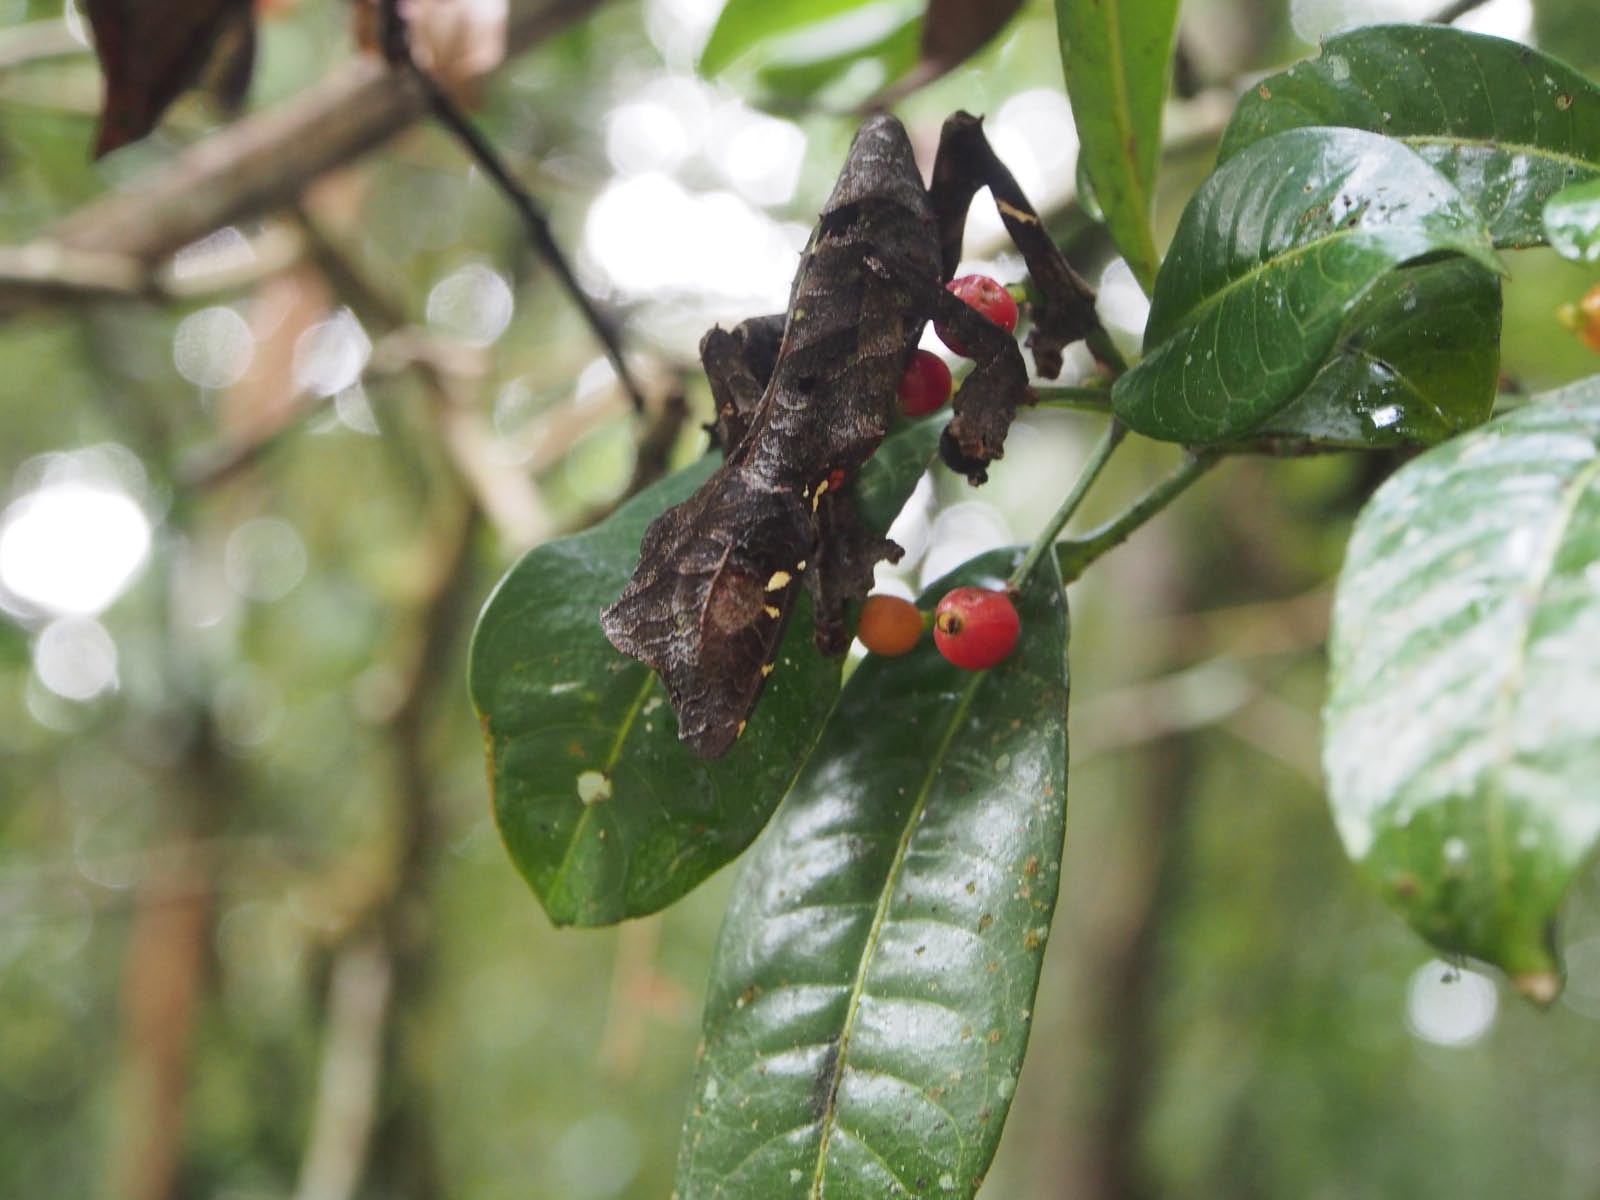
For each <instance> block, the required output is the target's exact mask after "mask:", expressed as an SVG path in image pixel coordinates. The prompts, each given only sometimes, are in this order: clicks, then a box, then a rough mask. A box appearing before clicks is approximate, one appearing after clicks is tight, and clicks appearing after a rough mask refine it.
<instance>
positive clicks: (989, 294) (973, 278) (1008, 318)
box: [933, 275, 1017, 357]
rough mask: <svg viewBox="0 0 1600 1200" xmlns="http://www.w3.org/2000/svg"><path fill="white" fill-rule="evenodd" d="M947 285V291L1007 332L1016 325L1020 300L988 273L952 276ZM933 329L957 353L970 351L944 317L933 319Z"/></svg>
mask: <svg viewBox="0 0 1600 1200" xmlns="http://www.w3.org/2000/svg"><path fill="white" fill-rule="evenodd" d="M944 287H945V291H947V292H949V293H951V294H952V295H953V296H955V297H956V299H958V300H961V301H963V302H965V303H966V304H968V305H970V306H971V307H973V308H975V309H977V310H978V314H979V315H980V316H983V317H986V318H988V319H989V320H991V321H993V322H994V323H995V324H996V325H998V326H1000V328H1001V329H1004V330H1005V331H1006V332H1007V333H1010V332H1012V331H1013V330H1014V329H1016V327H1017V302H1016V301H1015V300H1013V299H1012V298H1011V293H1010V292H1008V291H1006V289H1005V288H1003V287H1001V286H1000V284H999V283H997V282H996V281H995V280H993V279H990V278H989V277H988V276H987V275H963V276H961V277H960V278H959V279H952V280H951V281H950V282H949V283H947V284H945V285H944ZM933 331H934V332H935V333H937V334H938V335H939V340H940V341H941V342H943V343H944V344H945V345H946V346H949V347H950V349H951V350H953V351H954V352H955V353H957V354H963V355H965V354H967V348H966V346H965V345H963V344H962V343H961V341H960V339H959V338H958V336H957V335H956V334H955V333H954V332H953V331H952V330H950V329H949V328H947V327H946V326H945V324H944V323H943V322H942V321H935V322H934V323H933ZM969 357H970V356H969Z"/></svg>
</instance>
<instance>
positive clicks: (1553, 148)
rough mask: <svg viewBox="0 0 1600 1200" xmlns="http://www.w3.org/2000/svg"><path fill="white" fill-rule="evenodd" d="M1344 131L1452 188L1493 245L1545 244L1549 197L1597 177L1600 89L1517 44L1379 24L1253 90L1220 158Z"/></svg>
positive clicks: (1330, 42) (1340, 39)
mask: <svg viewBox="0 0 1600 1200" xmlns="http://www.w3.org/2000/svg"><path fill="white" fill-rule="evenodd" d="M1309 125H1343V126H1349V127H1352V128H1356V129H1367V130H1371V131H1372V132H1374V133H1382V134H1387V135H1388V136H1389V137H1393V138H1398V139H1400V140H1401V141H1403V142H1405V143H1406V145H1408V146H1410V147H1411V148H1412V149H1413V150H1415V151H1416V152H1417V153H1418V154H1420V155H1422V157H1423V158H1425V159H1426V160H1427V161H1428V162H1429V163H1430V164H1431V165H1433V166H1434V167H1435V168H1437V169H1438V170H1439V172H1440V173H1441V174H1443V175H1444V176H1445V177H1446V178H1448V179H1450V180H1451V181H1452V182H1454V183H1455V184H1456V186H1458V187H1459V188H1460V189H1461V190H1462V191H1463V192H1464V193H1465V194H1466V195H1467V196H1468V197H1469V198H1470V199H1471V200H1472V201H1473V203H1475V204H1476V205H1477V206H1478V207H1479V209H1480V211H1482V213H1483V215H1484V219H1485V221H1486V222H1487V223H1488V225H1489V229H1490V231H1491V233H1492V234H1493V235H1494V239H1495V244H1496V245H1499V246H1531V245H1536V244H1538V243H1540V242H1542V241H1543V240H1544V236H1545V235H1544V230H1543V225H1542V223H1541V218H1542V214H1543V211H1544V205H1545V201H1546V200H1548V199H1549V198H1550V197H1551V196H1552V195H1554V194H1555V193H1556V192H1557V191H1559V190H1560V189H1561V188H1563V187H1566V186H1567V185H1568V184H1571V183H1576V182H1579V181H1581V180H1588V179H1594V178H1596V177H1600V87H1596V85H1595V84H1594V83H1593V82H1591V81H1590V80H1588V79H1587V78H1585V77H1584V76H1583V75H1581V74H1579V73H1578V72H1577V71H1574V70H1573V69H1572V68H1571V67H1569V66H1567V65H1566V64H1565V63H1562V62H1560V61H1558V60H1556V59H1553V58H1550V57H1549V56H1548V55H1544V54H1540V53H1539V52H1538V51H1536V50H1530V49H1529V48H1528V47H1527V46H1523V45H1520V44H1519V43H1517V42H1508V41H1505V40H1503V39H1501V38H1494V37H1486V36H1484V35H1482V34H1476V33H1466V32H1464V31H1462V30H1459V29H1452V28H1450V27H1449V26H1442V25H1374V26H1369V27H1367V28H1364V29H1357V30H1354V31H1352V32H1350V33H1345V34H1340V35H1338V36H1337V37H1331V38H1329V39H1327V41H1325V42H1324V43H1323V46H1322V54H1321V57H1319V58H1316V59H1312V60H1310V61H1308V62H1303V63H1300V64H1299V65H1298V66H1295V67H1291V68H1290V69H1289V70H1287V71H1285V72H1283V73H1282V74H1279V75H1273V76H1271V77H1269V78H1267V79H1265V80H1263V81H1262V82H1261V83H1260V84H1258V85H1257V86H1256V87H1255V88H1254V89H1252V90H1251V91H1249V92H1247V93H1246V94H1245V96H1244V99H1243V100H1241V101H1240V102H1239V107H1238V109H1237V110H1236V111H1235V112H1234V115H1233V120H1232V121H1231V122H1229V124H1228V128H1227V130H1226V132H1225V133H1224V134H1223V137H1222V146H1221V149H1220V151H1219V156H1220V159H1221V160H1222V161H1224V162H1225V161H1227V160H1228V159H1229V158H1231V157H1232V156H1234V155H1235V154H1237V153H1239V152H1240V151H1242V150H1244V149H1245V148H1246V147H1247V146H1250V145H1252V144H1254V143H1255V142H1257V141H1259V140H1260V139H1261V138H1263V137H1267V136H1270V135H1271V134H1274V133H1280V132H1282V131H1283V130H1285V129H1296V128H1301V127H1304V126H1309Z"/></svg>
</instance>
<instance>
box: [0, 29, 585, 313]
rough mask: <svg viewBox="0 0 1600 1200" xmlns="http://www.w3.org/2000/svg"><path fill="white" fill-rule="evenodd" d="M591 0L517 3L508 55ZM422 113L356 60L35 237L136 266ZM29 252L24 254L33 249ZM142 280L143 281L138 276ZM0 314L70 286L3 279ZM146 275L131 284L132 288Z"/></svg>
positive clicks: (289, 189) (398, 83)
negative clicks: (11, 283)
mask: <svg viewBox="0 0 1600 1200" xmlns="http://www.w3.org/2000/svg"><path fill="white" fill-rule="evenodd" d="M599 3H600V0H550V2H549V3H545V4H541V5H538V6H537V7H533V8H524V9H521V10H520V11H518V12H517V13H516V14H515V15H514V16H513V17H512V20H511V22H510V26H509V28H508V29H507V32H506V46H507V54H508V57H509V56H510V55H513V54H517V53H520V52H522V51H524V50H527V49H529V48H530V47H532V46H534V45H537V44H538V43H540V42H542V41H544V40H546V39H547V38H549V37H551V36H553V35H554V34H556V33H559V32H560V31H561V30H562V29H564V28H566V27H567V26H568V25H570V24H572V23H573V22H574V21H577V20H578V19H579V18H581V17H584V16H587V15H588V14H589V13H590V12H591V11H593V10H594V9H595V8H596V7H598V6H599ZM426 111H427V104H426V101H425V98H424V96H423V95H422V92H421V90H420V89H419V88H418V87H417V86H416V83H415V81H414V80H412V79H410V78H408V77H406V76H404V75H402V74H400V73H398V72H394V71H391V70H389V68H388V67H387V65H386V64H384V63H383V62H381V61H379V60H378V59H376V58H357V59H353V60H351V61H350V62H349V63H347V64H345V65H344V66H343V67H341V68H340V69H339V70H338V71H337V72H336V73H334V74H333V75H332V76H330V77H329V78H328V79H326V80H325V81H323V82H322V83H319V84H317V85H316V86H314V87H311V88H308V89H306V90H305V91H303V92H301V93H300V94H299V95H298V96H296V97H295V98H294V99H292V100H289V101H287V102H285V103H284V104H282V105H279V106H277V107H275V108H272V109H269V110H267V111H265V112H262V113H257V114H255V115H253V116H249V117H246V118H245V119H243V120H241V121H239V122H237V123H236V124H234V125H231V126H229V127H228V128H227V129H225V130H223V131H222V132H220V133H217V134H215V135H214V136H212V137H208V138H205V139H204V140H202V141H199V142H196V143H195V144H194V145H192V146H190V147H189V148H188V149H186V150H184V151H183V152H182V153H180V154H178V155H177V156H175V157H174V158H172V159H170V160H169V161H167V162H165V163H163V164H162V165H161V166H159V167H157V168H156V169H155V170H153V171H152V172H151V173H150V174H148V175H146V176H144V177H143V178H142V179H139V180H136V181H135V182H134V183H133V184H131V185H130V186H129V187H127V188H125V189H123V190H120V191H117V192H114V193H111V194H108V195H106V196H102V197H101V198H99V199H97V200H93V201H91V202H90V203H88V204H86V205H84V206H83V207H82V208H80V209H78V210H77V211H76V212H73V213H71V214H69V215H68V216H66V217H64V218H63V219H62V220H61V221H59V222H57V223H56V224H54V225H52V226H50V227H49V228H48V229H46V230H44V231H43V232H42V233H41V234H40V235H39V237H38V238H36V239H35V241H36V243H39V244H45V245H53V246H59V247H62V248H65V249H66V250H71V251H94V252H96V253H99V254H105V255H109V256H113V258H111V259H107V260H106V261H107V262H111V261H114V260H115V258H119V257H120V258H122V259H127V260H132V261H133V262H135V263H138V264H141V265H142V266H144V267H145V268H146V269H147V270H148V269H149V268H150V267H153V266H154V264H156V263H157V262H159V261H160V260H161V259H163V258H165V257H166V256H167V255H170V254H173V253H175V252H176V251H177V250H179V249H181V248H182V247H184V246H187V245H188V244H189V243H191V242H194V241H196V240H198V239H199V238H201V237H204V236H205V235H206V234H208V233H210V232H211V231H212V230H214V229H219V228H221V227H223V226H225V225H231V224H234V223H236V222H238V221H243V220H246V219H248V218H252V217H256V216H259V215H261V214H262V213H266V212H271V211H274V210H276V209H279V208H283V207H284V206H286V205H288V204H291V203H292V202H293V201H294V200H295V199H296V198H297V197H298V196H299V195H300V193H301V192H303V191H304V190H305V189H306V187H307V186H308V185H309V184H311V183H312V182H313V181H314V180H316V179H318V178H320V177H321V176H323V175H325V174H327V173H328V172H330V171H333V170H335V169H338V168H340V167H345V166H348V165H349V164H350V163H351V162H353V161H354V160H356V159H358V158H360V157H361V156H362V155H364V154H366V153H368V152H369V151H371V150H374V149H376V148H377V147H378V146H380V145H382V144H383V143H384V142H386V141H388V140H389V139H390V138H391V137H393V136H394V135H395V134H397V133H399V132H400V131H401V130H403V129H405V128H406V127H407V126H409V125H410V124H412V123H413V122H415V121H416V120H417V119H418V118H419V117H421V116H422V115H423V113H424V112H426ZM36 252H37V251H35V253H36ZM147 278H148V277H147ZM6 282H7V281H6V279H5V278H4V276H3V275H0V316H3V315H7V314H10V313H14V312H17V311H19V310H21V309H24V308H28V307H33V306H36V305H38V304H41V303H47V302H52V301H57V300H60V299H61V298H62V297H63V294H64V293H68V294H70V293H73V292H78V293H81V291H82V289H73V288H56V289H51V288H47V287H44V286H42V284H41V282H40V281H39V280H37V279H29V280H25V281H23V286H18V287H6V286H5V284H6ZM148 286H149V285H148V282H143V281H142V283H141V287H140V288H134V289H130V290H133V291H139V290H142V289H143V287H148Z"/></svg>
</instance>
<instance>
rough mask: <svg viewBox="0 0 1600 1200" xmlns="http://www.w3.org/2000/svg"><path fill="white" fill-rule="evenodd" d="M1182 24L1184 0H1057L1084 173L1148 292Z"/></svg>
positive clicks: (1157, 257) (1152, 274)
mask: <svg viewBox="0 0 1600 1200" xmlns="http://www.w3.org/2000/svg"><path fill="white" fill-rule="evenodd" d="M1177 25H1178V0H1095V2H1094V3H1081V2H1080V0H1056V29H1057V32H1058V34H1059V36H1060V40H1061V68H1062V71H1063V72H1064V74H1065V75H1066V80H1067V95H1068V96H1069V97H1070V98H1071V100H1072V115H1073V119H1074V121H1075V122H1076V124H1077V127H1078V143H1079V149H1078V167H1079V170H1080V172H1082V173H1083V174H1084V175H1086V176H1087V177H1088V179H1089V182H1090V184H1091V186H1092V188H1093V191H1094V195H1095V197H1096V202H1097V204H1098V206H1099V208H1100V211H1101V212H1102V213H1103V214H1104V216H1105V223H1106V228H1107V229H1108V230H1109V231H1110V233H1111V237H1112V240H1113V241H1115V242H1116V244H1117V249H1119V250H1120V251H1121V252H1122V255H1123V257H1124V258H1126V259H1127V260H1128V265H1129V266H1131V267H1132V268H1133V273H1134V276H1135V277H1136V278H1137V279H1138V280H1139V282H1140V283H1141V284H1143V285H1144V288H1145V290H1146V291H1149V290H1150V288H1151V287H1152V286H1153V284H1154V280H1155V277H1156V267H1157V264H1158V263H1159V262H1160V255H1159V254H1157V252H1156V245H1155V235H1154V234H1153V233H1152V232H1151V229H1150V208H1151V204H1152V202H1153V200H1154V196H1155V177H1156V167H1157V165H1158V164H1159V162H1160V158H1161V110H1162V106H1163V105H1164V104H1165V103H1166V97H1167V80H1168V78H1169V76H1170V75H1171V60H1172V39H1173V36H1174V33H1175V31H1176V29H1177Z"/></svg>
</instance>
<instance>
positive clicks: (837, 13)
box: [700, 0, 921, 76]
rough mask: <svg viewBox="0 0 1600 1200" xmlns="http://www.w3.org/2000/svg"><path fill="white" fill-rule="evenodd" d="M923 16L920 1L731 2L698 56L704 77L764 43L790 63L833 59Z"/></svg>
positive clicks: (723, 10) (768, 0)
mask: <svg viewBox="0 0 1600 1200" xmlns="http://www.w3.org/2000/svg"><path fill="white" fill-rule="evenodd" d="M920 15H921V4H920V0H728V3H727V4H725V5H724V6H723V9H722V15H721V16H719V17H718V18H717V23H716V25H715V26H714V27H713V28H712V30H711V36H710V38H709V39H707V41H706V45H705V49H704V50H702V51H701V52H700V73H701V74H702V75H706V76H712V75H716V74H718V73H719V72H721V71H722V70H723V69H725V68H726V67H727V66H728V65H729V64H731V63H732V62H733V61H734V60H735V59H738V58H741V57H742V56H744V55H745V54H747V53H749V52H751V51H752V50H755V49H757V48H758V47H762V46H763V43H769V44H772V46H773V49H774V51H775V52H777V53H779V54H780V56H781V57H782V58H783V59H784V60H785V61H787V62H789V63H791V64H798V63H802V62H820V61H824V60H827V59H832V58H834V57H836V56H837V55H839V54H840V53H842V52H843V50H844V49H845V48H846V46H867V45H870V44H873V43H876V42H878V41H880V40H882V39H883V38H884V37H886V36H888V35H889V34H890V33H891V32H892V31H893V30H896V29H899V28H901V27H902V26H904V25H905V24H906V23H907V22H908V21H912V20H916V19H917V18H918V17H919V16H920Z"/></svg>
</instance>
